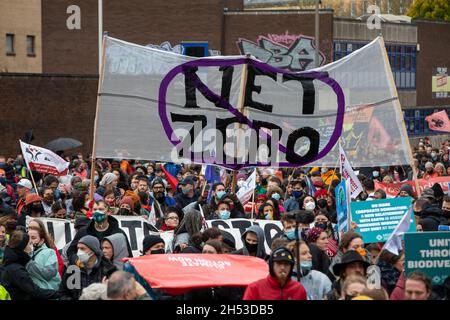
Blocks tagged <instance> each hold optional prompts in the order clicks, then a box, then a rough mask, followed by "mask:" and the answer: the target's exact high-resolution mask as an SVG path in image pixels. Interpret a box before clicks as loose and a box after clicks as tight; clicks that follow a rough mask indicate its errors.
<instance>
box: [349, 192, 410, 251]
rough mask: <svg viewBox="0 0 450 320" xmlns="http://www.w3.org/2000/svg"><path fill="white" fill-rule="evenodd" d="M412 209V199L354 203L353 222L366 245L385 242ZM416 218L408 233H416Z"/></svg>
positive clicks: (352, 209) (352, 208)
mask: <svg viewBox="0 0 450 320" xmlns="http://www.w3.org/2000/svg"><path fill="white" fill-rule="evenodd" d="M410 207H411V198H410V197H405V198H395V199H381V200H374V201H360V202H352V204H351V212H352V221H354V222H355V223H356V224H357V225H358V227H357V228H356V230H355V231H356V232H357V233H359V234H361V235H362V236H363V239H364V242H365V243H373V242H385V241H386V240H387V239H388V238H389V236H390V235H391V233H392V232H393V231H394V229H395V228H396V227H397V225H398V224H399V222H400V220H401V219H402V217H403V216H404V215H405V214H406V213H407V212H408V209H409V208H410ZM415 231H416V225H415V223H414V218H412V219H411V224H410V227H409V230H408V232H415Z"/></svg>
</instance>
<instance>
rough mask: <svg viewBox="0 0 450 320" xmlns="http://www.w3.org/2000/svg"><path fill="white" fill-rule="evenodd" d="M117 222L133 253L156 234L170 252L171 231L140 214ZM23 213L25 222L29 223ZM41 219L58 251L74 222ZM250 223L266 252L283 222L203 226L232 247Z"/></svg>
mask: <svg viewBox="0 0 450 320" xmlns="http://www.w3.org/2000/svg"><path fill="white" fill-rule="evenodd" d="M114 218H116V219H117V220H118V221H119V227H120V228H121V229H122V230H123V231H125V233H126V235H127V237H128V240H129V241H130V245H131V250H132V251H133V256H134V257H137V256H140V255H141V254H142V253H141V251H142V241H143V240H144V237H145V236H146V235H149V234H153V235H159V236H161V238H163V240H164V242H165V243H166V251H169V252H170V251H172V241H173V236H174V234H173V231H165V232H159V231H158V230H157V229H156V228H155V227H154V226H153V225H151V224H150V223H148V222H147V221H146V220H145V219H143V218H141V217H129V216H114ZM31 219H33V218H30V217H29V216H27V221H26V224H27V225H28V223H29V222H30V220H31ZM39 219H40V220H42V222H44V225H45V226H46V228H47V231H48V232H49V233H50V234H51V235H52V237H53V239H54V240H55V245H56V247H57V248H58V250H61V249H62V248H63V247H64V246H65V245H66V244H67V243H69V242H70V241H72V239H73V237H74V236H75V229H74V223H73V222H71V221H70V220H64V219H53V218H39ZM252 225H259V226H260V227H261V228H262V229H263V231H264V247H265V249H266V252H267V253H268V254H269V253H270V245H271V244H272V240H273V238H274V237H275V236H276V235H278V234H279V233H281V232H282V230H283V225H282V223H281V222H280V221H270V220H249V219H229V220H208V221H207V226H208V227H209V228H210V227H218V228H219V229H221V230H223V231H225V232H227V233H228V234H229V236H230V237H233V239H234V241H235V243H236V249H240V248H242V246H243V243H242V239H241V236H242V233H243V232H244V231H245V229H247V228H248V227H250V226H252Z"/></svg>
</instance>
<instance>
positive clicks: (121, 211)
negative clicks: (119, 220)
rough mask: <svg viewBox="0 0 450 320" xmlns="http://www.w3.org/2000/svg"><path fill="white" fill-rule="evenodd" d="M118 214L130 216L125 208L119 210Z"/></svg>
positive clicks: (129, 212) (128, 210)
mask: <svg viewBox="0 0 450 320" xmlns="http://www.w3.org/2000/svg"><path fill="white" fill-rule="evenodd" d="M118 214H119V215H121V216H129V215H131V211H130V209H127V208H120V209H119V212H118Z"/></svg>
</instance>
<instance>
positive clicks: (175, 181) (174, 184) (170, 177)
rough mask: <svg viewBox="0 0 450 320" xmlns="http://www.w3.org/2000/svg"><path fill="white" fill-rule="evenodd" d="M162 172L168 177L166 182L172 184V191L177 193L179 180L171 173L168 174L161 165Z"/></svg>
mask: <svg viewBox="0 0 450 320" xmlns="http://www.w3.org/2000/svg"><path fill="white" fill-rule="evenodd" d="M161 170H162V171H163V172H164V174H165V175H166V180H167V181H168V182H169V183H170V185H171V187H172V190H173V191H174V192H175V191H177V185H178V179H177V178H175V177H174V176H173V175H171V174H170V173H169V172H167V170H166V168H164V166H163V165H162V164H161Z"/></svg>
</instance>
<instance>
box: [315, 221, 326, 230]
mask: <svg viewBox="0 0 450 320" xmlns="http://www.w3.org/2000/svg"><path fill="white" fill-rule="evenodd" d="M315 226H316V227H317V228H321V229H323V230H325V229H326V228H327V226H328V224H327V223H326V222H322V223H317V222H316V224H315Z"/></svg>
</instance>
